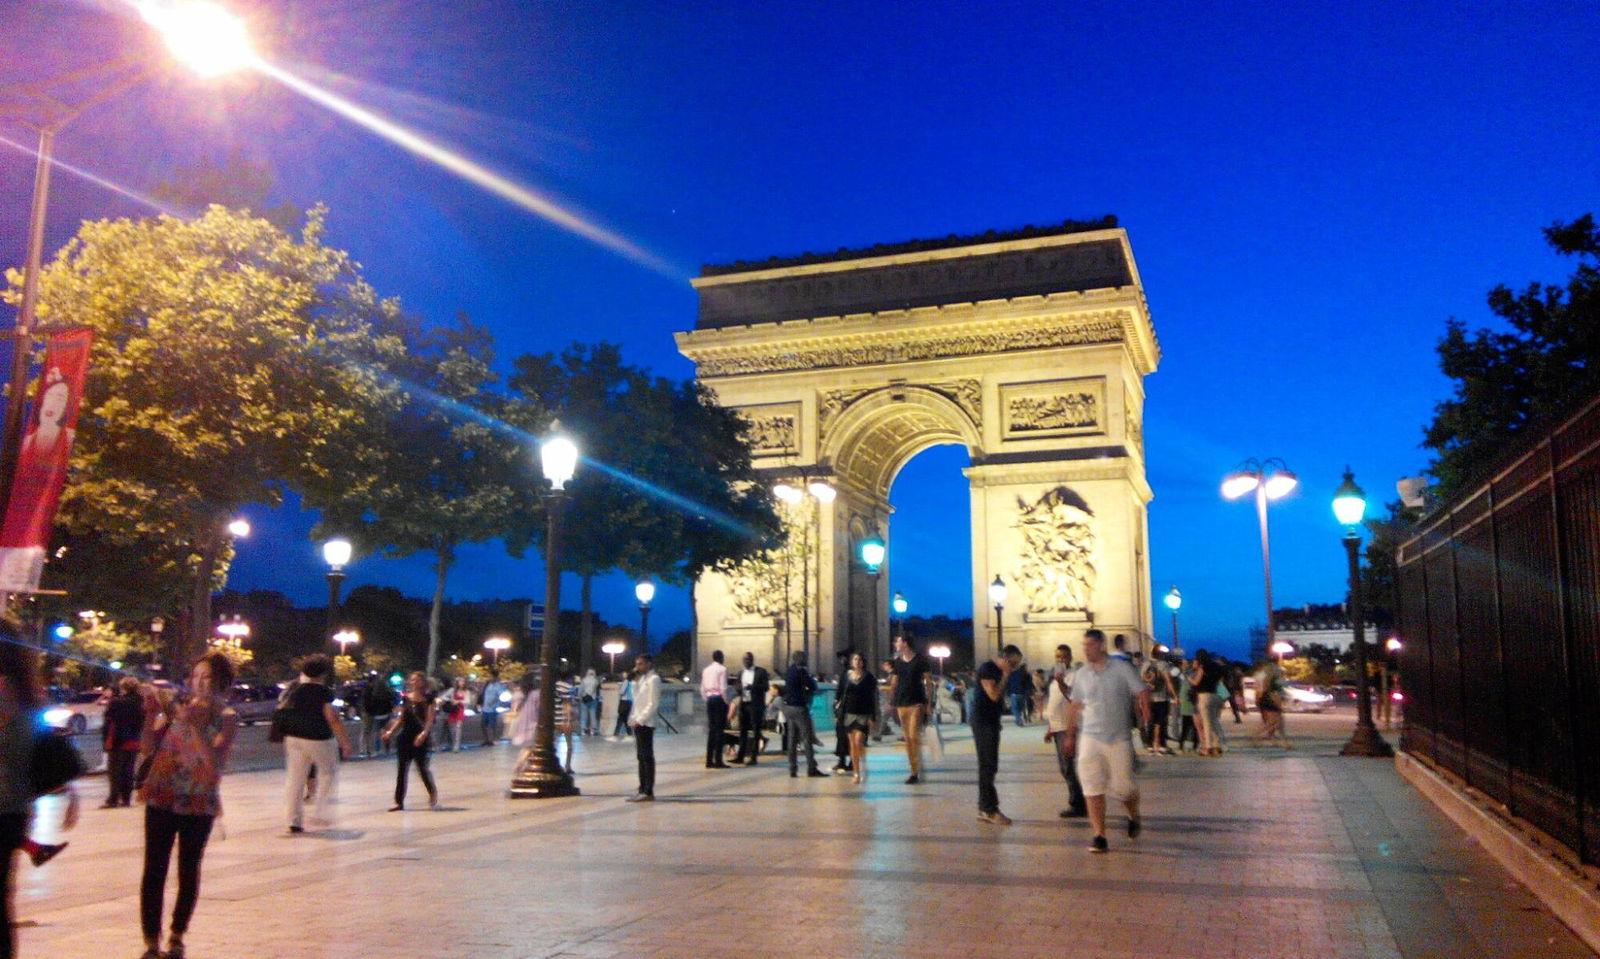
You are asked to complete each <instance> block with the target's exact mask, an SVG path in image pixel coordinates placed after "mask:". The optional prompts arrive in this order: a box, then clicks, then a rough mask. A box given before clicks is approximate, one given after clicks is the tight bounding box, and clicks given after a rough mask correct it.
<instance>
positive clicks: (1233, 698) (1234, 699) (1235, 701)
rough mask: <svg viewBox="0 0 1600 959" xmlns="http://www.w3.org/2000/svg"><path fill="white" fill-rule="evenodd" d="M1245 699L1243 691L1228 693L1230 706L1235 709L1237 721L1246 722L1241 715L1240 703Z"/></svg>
mask: <svg viewBox="0 0 1600 959" xmlns="http://www.w3.org/2000/svg"><path fill="white" fill-rule="evenodd" d="M1243 701H1244V694H1243V693H1234V692H1230V693H1228V708H1229V709H1231V710H1233V721H1234V722H1236V723H1242V722H1244V717H1243V716H1241V715H1239V704H1240V703H1241V702H1243Z"/></svg>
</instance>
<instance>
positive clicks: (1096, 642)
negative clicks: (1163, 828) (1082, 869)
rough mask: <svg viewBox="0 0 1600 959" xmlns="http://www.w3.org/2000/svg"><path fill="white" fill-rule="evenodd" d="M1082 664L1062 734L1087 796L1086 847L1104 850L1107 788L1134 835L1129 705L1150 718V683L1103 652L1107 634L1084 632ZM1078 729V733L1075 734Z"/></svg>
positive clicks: (1136, 824) (1135, 813)
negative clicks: (1072, 748)
mask: <svg viewBox="0 0 1600 959" xmlns="http://www.w3.org/2000/svg"><path fill="white" fill-rule="evenodd" d="M1083 658H1084V665H1083V666H1082V667H1080V668H1079V669H1078V672H1077V674H1076V675H1075V676H1074V677H1073V680H1072V706H1071V708H1070V710H1069V711H1068V713H1067V736H1068V738H1070V739H1073V740H1074V741H1075V742H1076V743H1077V769H1078V781H1079V782H1080V783H1082V784H1083V794H1084V798H1085V799H1087V800H1088V806H1089V825H1090V827H1091V828H1092V829H1093V830H1094V838H1093V840H1092V841H1091V843H1090V846H1089V851H1090V852H1096V853H1104V852H1106V851H1107V850H1108V846H1107V844H1106V793H1108V792H1109V793H1111V794H1112V795H1114V796H1116V797H1117V798H1118V799H1120V800H1122V804H1123V805H1124V806H1125V807H1127V810H1128V838H1129V839H1137V838H1139V830H1140V828H1141V823H1140V820H1139V787H1138V786H1137V785H1135V784H1134V781H1133V706H1134V705H1135V704H1137V705H1138V709H1139V722H1140V724H1141V725H1143V724H1148V723H1149V722H1150V687H1148V686H1146V685H1145V684H1144V680H1142V679H1140V678H1139V674H1138V673H1137V672H1135V671H1134V669H1133V664H1132V663H1130V662H1128V661H1127V660H1125V659H1116V658H1114V657H1110V656H1107V655H1106V634H1105V633H1103V632H1101V631H1100V630H1098V629H1091V630H1089V631H1088V632H1086V633H1084V634H1083ZM1080 733H1081V735H1080Z"/></svg>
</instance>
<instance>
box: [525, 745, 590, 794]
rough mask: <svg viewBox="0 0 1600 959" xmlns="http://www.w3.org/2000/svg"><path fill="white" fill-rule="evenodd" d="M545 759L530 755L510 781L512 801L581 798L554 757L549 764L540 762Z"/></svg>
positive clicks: (575, 785) (551, 757) (575, 786)
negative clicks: (567, 797)
mask: <svg viewBox="0 0 1600 959" xmlns="http://www.w3.org/2000/svg"><path fill="white" fill-rule="evenodd" d="M544 758H545V757H542V756H539V755H537V754H536V753H535V754H530V755H529V756H528V758H527V759H525V760H523V762H522V765H521V766H520V767H519V768H518V769H517V774H516V775H515V776H513V777H512V779H511V790H510V796H511V798H512V799H558V798H560V797H562V796H581V795H582V793H581V792H580V791H579V789H578V787H577V784H575V783H574V782H573V781H572V777H571V776H570V775H568V774H567V771H566V770H565V769H562V768H561V764H560V763H559V762H554V761H553V760H554V759H555V757H554V756H553V755H552V756H550V757H549V758H550V760H552V761H551V762H541V761H540V760H541V759H544Z"/></svg>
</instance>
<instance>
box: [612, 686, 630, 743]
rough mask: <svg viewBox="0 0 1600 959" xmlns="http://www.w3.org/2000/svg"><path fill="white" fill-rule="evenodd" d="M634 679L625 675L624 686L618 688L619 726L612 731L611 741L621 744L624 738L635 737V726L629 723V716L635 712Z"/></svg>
mask: <svg viewBox="0 0 1600 959" xmlns="http://www.w3.org/2000/svg"><path fill="white" fill-rule="evenodd" d="M634 688H635V687H634V684H633V677H632V676H629V675H627V673H624V674H623V676H622V685H621V686H619V687H617V726H616V729H614V730H612V733H611V741H612V742H614V743H619V742H621V741H622V737H623V736H632V735H633V726H632V725H631V724H630V723H629V722H628V714H629V713H631V712H633V692H634Z"/></svg>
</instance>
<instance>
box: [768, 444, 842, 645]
mask: <svg viewBox="0 0 1600 959" xmlns="http://www.w3.org/2000/svg"><path fill="white" fill-rule="evenodd" d="M772 495H773V496H776V497H777V498H778V500H779V501H780V502H782V503H785V504H786V505H789V506H798V505H800V504H801V503H802V502H806V501H807V499H808V498H809V500H810V501H811V502H810V504H809V505H810V507H811V508H810V513H809V515H807V516H804V517H802V518H801V521H802V522H803V523H804V524H805V526H804V535H803V536H802V538H801V543H800V648H801V650H803V651H804V652H805V654H806V659H807V661H809V660H810V658H811V543H812V536H811V532H812V526H813V524H814V523H820V522H821V511H820V510H819V509H818V505H819V504H820V505H823V506H826V505H827V504H829V503H832V502H833V501H834V500H835V499H837V498H838V496H839V491H838V490H836V489H834V488H833V486H832V485H831V484H830V483H829V482H828V481H827V480H825V479H823V478H821V477H820V476H812V475H811V473H810V472H808V471H806V470H802V471H801V473H800V476H799V479H798V481H797V482H790V481H788V480H785V481H783V482H780V483H776V484H774V485H773V487H772ZM785 527H786V529H787V524H785ZM793 545H794V544H793V543H790V542H787V541H785V543H784V546H783V562H784V571H783V628H784V632H785V633H787V632H788V631H789V568H788V564H789V551H790V549H791V547H793ZM820 567H821V563H820V562H819V563H818V568H819V571H820ZM817 591H818V592H819V593H820V592H821V588H820V587H819V588H818V590H817ZM791 645H792V643H791V641H790V640H789V639H788V637H787V636H786V637H785V639H784V647H785V648H784V657H785V661H787V658H788V655H789V652H790V650H789V647H790V646H791Z"/></svg>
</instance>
